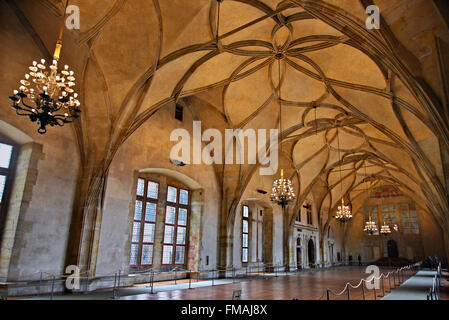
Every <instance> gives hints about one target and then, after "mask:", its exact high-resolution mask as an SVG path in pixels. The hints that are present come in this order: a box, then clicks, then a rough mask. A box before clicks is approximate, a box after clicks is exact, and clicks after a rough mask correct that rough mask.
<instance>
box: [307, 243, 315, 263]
mask: <svg viewBox="0 0 449 320" xmlns="http://www.w3.org/2000/svg"><path fill="white" fill-rule="evenodd" d="M307 251H308V252H307V253H308V256H309V265H310V267H313V266H314V265H315V244H314V243H313V240H312V239H310V240H309V243H308V244H307Z"/></svg>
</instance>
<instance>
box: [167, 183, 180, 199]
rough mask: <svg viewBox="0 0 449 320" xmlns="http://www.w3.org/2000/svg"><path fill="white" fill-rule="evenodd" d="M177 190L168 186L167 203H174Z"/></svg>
mask: <svg viewBox="0 0 449 320" xmlns="http://www.w3.org/2000/svg"><path fill="white" fill-rule="evenodd" d="M177 192H178V189H177V188H174V187H170V186H168V189H167V201H168V202H173V203H176V199H177Z"/></svg>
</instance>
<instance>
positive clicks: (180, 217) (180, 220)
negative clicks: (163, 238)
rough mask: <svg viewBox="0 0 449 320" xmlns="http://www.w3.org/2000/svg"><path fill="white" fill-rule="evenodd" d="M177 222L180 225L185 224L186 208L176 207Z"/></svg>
mask: <svg viewBox="0 0 449 320" xmlns="http://www.w3.org/2000/svg"><path fill="white" fill-rule="evenodd" d="M178 224H179V225H180V226H186V225H187V209H183V208H179V209H178Z"/></svg>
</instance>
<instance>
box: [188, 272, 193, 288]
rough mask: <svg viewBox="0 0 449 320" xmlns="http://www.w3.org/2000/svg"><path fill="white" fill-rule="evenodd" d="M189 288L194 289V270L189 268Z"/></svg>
mask: <svg viewBox="0 0 449 320" xmlns="http://www.w3.org/2000/svg"><path fill="white" fill-rule="evenodd" d="M189 289H192V271H191V270H189Z"/></svg>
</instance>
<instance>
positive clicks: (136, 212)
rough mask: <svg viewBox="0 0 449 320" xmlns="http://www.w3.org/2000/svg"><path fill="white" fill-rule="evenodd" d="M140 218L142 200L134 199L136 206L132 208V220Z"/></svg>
mask: <svg viewBox="0 0 449 320" xmlns="http://www.w3.org/2000/svg"><path fill="white" fill-rule="evenodd" d="M140 219H142V201H139V200H136V207H135V209H134V220H140Z"/></svg>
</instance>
